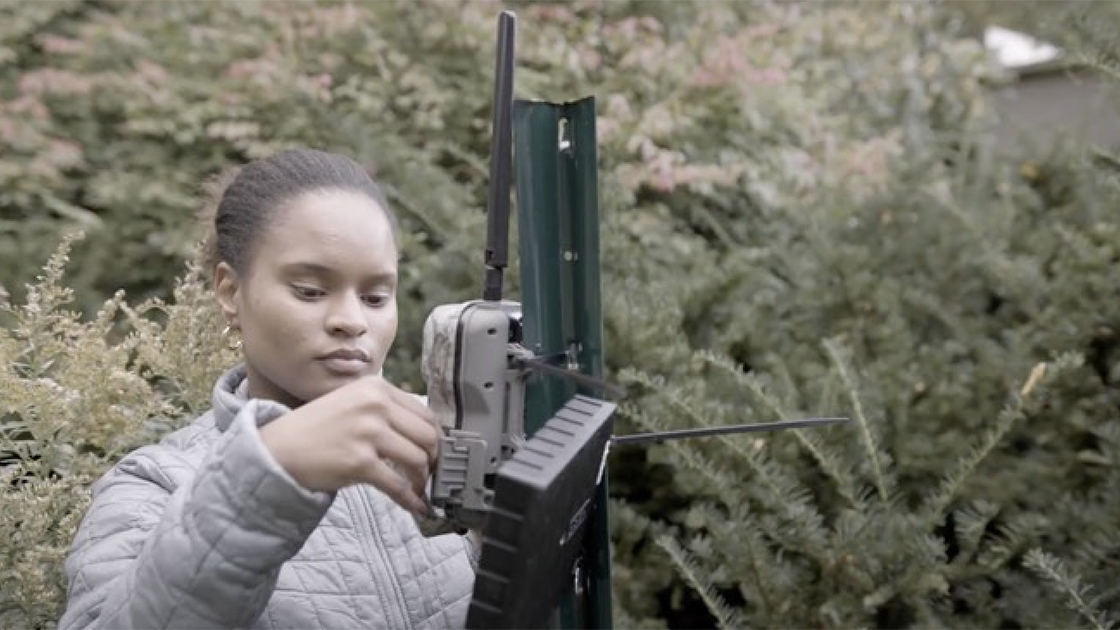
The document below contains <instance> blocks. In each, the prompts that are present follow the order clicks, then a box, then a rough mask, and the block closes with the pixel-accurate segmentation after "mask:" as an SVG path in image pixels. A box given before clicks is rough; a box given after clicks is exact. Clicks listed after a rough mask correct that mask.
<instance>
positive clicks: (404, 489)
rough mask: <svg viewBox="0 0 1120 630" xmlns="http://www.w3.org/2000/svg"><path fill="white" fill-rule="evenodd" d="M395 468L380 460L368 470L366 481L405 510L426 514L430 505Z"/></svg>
mask: <svg viewBox="0 0 1120 630" xmlns="http://www.w3.org/2000/svg"><path fill="white" fill-rule="evenodd" d="M394 468H395V467H394V466H390V465H389V463H388V462H387V461H381V460H378V461H377V462H375V463H374V464H373V465H372V466H370V467H369V469H368V470H367V474H366V478H365V481H366V482H367V483H369V484H370V485H372V486H373V487H375V488H377V489H378V490H380V491H381V492H383V493H385V495H386V496H388V497H389V498H390V499H392V500H393V501H394V502H395V503H396V504H397V505H399V506H401V507H403V508H404V509H406V510H408V511H410V512H413V513H416V514H426V513H427V511H428V504H427V502H426V501H424V499H423V498H421V497H422V493H420V492H417V491H416V489H415V488H414V487H413V484H412V483H410V481H409V480H408V478H406V477H405V476H404V475H401V474H400V473H399V472H398V471H397V470H394Z"/></svg>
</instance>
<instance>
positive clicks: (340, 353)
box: [319, 348, 370, 376]
mask: <svg viewBox="0 0 1120 630" xmlns="http://www.w3.org/2000/svg"><path fill="white" fill-rule="evenodd" d="M319 360H320V361H321V362H322V364H323V367H325V368H326V369H327V371H328V372H331V373H333V374H337V375H340V376H357V375H360V374H362V373H363V372H365V371H367V370H369V363H370V358H369V353H367V352H366V351H365V350H362V349H360V348H346V349H342V350H335V351H334V352H332V353H330V354H326V355H323V356H322V357H320V358H319Z"/></svg>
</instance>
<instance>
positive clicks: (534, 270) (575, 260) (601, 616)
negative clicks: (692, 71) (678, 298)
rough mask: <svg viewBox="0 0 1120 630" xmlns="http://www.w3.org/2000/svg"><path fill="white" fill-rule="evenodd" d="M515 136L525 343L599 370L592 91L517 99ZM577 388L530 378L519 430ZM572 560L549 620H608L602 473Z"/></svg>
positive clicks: (592, 372) (573, 624)
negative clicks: (572, 572) (572, 96)
mask: <svg viewBox="0 0 1120 630" xmlns="http://www.w3.org/2000/svg"><path fill="white" fill-rule="evenodd" d="M513 138H514V170H515V173H516V180H515V181H516V199H517V219H518V234H519V242H520V247H519V260H520V264H521V307H522V318H523V323H524V343H525V346H526V347H527V348H529V349H530V350H532V351H533V352H534V353H536V354H537V355H538V356H541V355H544V356H553V355H557V354H561V353H566V354H567V358H568V360H570V361H571V363H572V365H571V367H578V369H579V370H580V371H581V372H583V373H584V374H587V375H589V376H594V377H599V378H601V377H602V373H603V315H602V302H601V296H600V286H599V202H598V175H597V172H598V171H597V168H598V164H597V151H596V137H595V100H594V99H593V98H585V99H582V100H579V101H575V102H572V103H564V104H556V103H546V102H538V101H520V100H519V101H516V102H515V103H514V106H513ZM577 392H579V388H578V387H577V386H575V385H573V384H572V383H569V382H567V381H564V380H562V379H558V378H542V379H540V380H537V381H535V382H530V384H529V386H528V388H527V391H526V405H525V430H526V432H527V433H528V434H529V435H532V434H533V433H534V432H535V431H536V430H537V429H538V428H540V427H541V425H543V424H544V423H545V421H547V420H548V419H549V418H550V417H552V415H553V413H554V412H555V411H557V410H558V409H559V408H560V407H562V406H563V405H564V403H566V402H567V401H568V399H570V398H571V397H572V396H573V395H574V394H576V393H577ZM581 393H587V394H589V395H592V396H594V395H595V393H594V392H581ZM577 569H578V570H577V572H576V576H575V577H574V578H573V581H572V588H571V590H570V592H569V593H568V594H567V595H566V596H565V597H564V599H563V600H562V602H561V605H560V608H559V610H558V611H557V614H556V615H554V625H556V626H557V627H560V628H611V627H612V622H611V584H610V579H611V576H610V540H609V532H608V527H607V480H606V478H605V476H604V479H603V482H602V484H601V485H600V486H599V488H598V489H597V491H596V496H595V500H594V510H593V513H592V516H591V522H590V524H589V527H588V534H587V539H586V540H585V542H584V553H583V556H582V558H581V561H580V563H579V564H578V565H577Z"/></svg>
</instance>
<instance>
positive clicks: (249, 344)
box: [59, 150, 477, 628]
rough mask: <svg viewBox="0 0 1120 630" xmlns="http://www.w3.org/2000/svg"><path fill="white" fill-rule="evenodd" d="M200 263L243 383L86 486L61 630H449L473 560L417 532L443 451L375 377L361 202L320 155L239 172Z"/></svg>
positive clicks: (373, 308)
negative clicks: (239, 356)
mask: <svg viewBox="0 0 1120 630" xmlns="http://www.w3.org/2000/svg"><path fill="white" fill-rule="evenodd" d="M209 249H210V252H211V261H210V262H211V269H212V270H213V286H214V294H215V297H216V299H217V302H218V304H219V306H220V307H221V311H222V314H223V316H224V317H225V320H226V322H227V323H228V330H229V331H230V333H231V334H233V335H236V336H238V337H239V340H238V343H239V344H240V346H241V349H242V352H243V354H244V364H243V365H241V366H238V367H235V368H233V369H231V370H230V371H228V372H226V373H225V374H224V375H223V376H222V377H221V378H220V379H219V380H218V382H217V384H216V385H215V387H214V392H213V408H212V409H211V410H210V411H208V412H207V413H206V414H204V415H203V416H201V417H200V418H198V419H197V420H195V421H194V422H192V423H191V424H190V425H189V426H187V427H185V428H183V429H181V430H179V431H177V432H175V433H173V434H171V435H169V436H168V437H167V438H165V439H164V440H162V441H161V442H160V443H159V444H156V445H151V446H146V447H144V448H141V449H139V450H137V451H135V452H133V453H131V454H130V455H128V456H127V457H125V458H124V459H123V460H121V461H120V462H119V463H118V464H117V465H116V466H115V467H114V468H113V469H112V470H110V471H109V472H108V473H107V474H106V475H105V476H104V477H103V478H102V479H101V480H99V481H98V482H97V484H96V485H95V486H94V488H93V495H94V496H93V504H92V505H91V507H90V509H89V511H88V512H87V514H86V516H85V519H84V520H83V522H82V524H81V526H80V528H79V530H78V533H77V535H76V537H75V540H74V545H73V548H72V550H71V554H70V556H69V558H68V559H67V561H66V573H67V576H68V578H69V596H68V602H67V609H66V612H65V614H64V615H63V618H62V620H61V621H60V624H59V625H60V627H61V628H163V627H190V628H203V627H223V628H225V627H229V628H232V627H255V628H281V627H291V628H316V627H319V628H345V627H366V628H385V627H392V628H408V627H438V628H446V627H454V626H459V627H461V626H462V625H463V624H464V622H465V619H466V611H467V607H468V605H469V603H470V596H471V590H472V586H473V582H474V569H475V568H476V562H477V558H476V552H475V545H474V541H473V540H472V539H471V537H470V536H459V535H455V534H451V535H445V536H437V537H433V538H425V537H424V536H423V535H422V534H421V533H420V531H419V530H418V528H417V525H416V522H415V519H414V518H413V514H424V513H426V507H425V502H424V500H423V494H424V487H425V484H426V482H427V479H428V474H429V470H430V468H431V466H432V465H433V463H434V461H435V454H436V445H437V442H438V439H439V435H440V432H439V429H438V428H437V427H436V425H435V423H434V422H433V420H432V418H431V416H430V414H429V412H428V410H427V408H426V407H425V406H424V405H423V404H422V403H421V402H420V401H419V400H418V399H417V398H416V397H414V396H413V395H411V394H408V393H406V392H404V391H402V390H400V389H398V388H397V387H395V386H394V385H392V384H391V383H389V382H388V381H386V380H385V379H383V378H382V377H381V367H382V365H383V363H384V361H385V357H386V354H387V353H388V351H389V347H390V346H391V345H392V342H393V338H394V337H395V335H396V331H397V305H396V288H397V258H398V255H397V254H398V252H397V244H396V234H395V221H394V220H393V218H392V216H391V215H390V213H389V210H388V208H387V207H386V204H385V202H384V197H383V196H382V195H381V193H380V191H379V190H378V188H377V186H376V184H374V182H373V181H372V180H371V179H370V177H369V176H368V174H367V173H366V172H365V171H364V170H363V169H362V168H361V167H360V166H359V165H358V164H357V163H356V162H354V161H352V160H350V159H348V158H345V157H342V156H338V155H333V154H329V153H324V152H320V151H313V150H293V151H285V152H283V153H280V154H278V155H275V156H273V157H270V158H268V159H264V160H260V161H257V162H254V163H251V164H249V165H247V166H246V167H245V168H243V169H241V170H240V172H239V173H238V174H237V176H236V177H235V178H234V179H233V180H232V181H231V182H230V183H229V185H228V186H227V187H226V188H225V190H224V191H223V192H222V194H221V197H220V200H219V202H218V204H217V210H216V212H215V216H214V219H213V231H212V234H211V236H210V248H209Z"/></svg>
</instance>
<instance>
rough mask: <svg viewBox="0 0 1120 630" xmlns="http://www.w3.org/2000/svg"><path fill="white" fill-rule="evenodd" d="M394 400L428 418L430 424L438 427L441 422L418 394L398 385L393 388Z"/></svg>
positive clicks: (425, 418) (416, 413)
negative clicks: (437, 420)
mask: <svg viewBox="0 0 1120 630" xmlns="http://www.w3.org/2000/svg"><path fill="white" fill-rule="evenodd" d="M392 395H393V400H394V401H395V402H396V403H397V404H399V405H400V406H402V407H404V408H406V409H408V410H409V411H411V412H412V413H414V414H415V415H417V416H420V417H421V418H423V419H424V420H426V421H427V422H428V423H429V424H431V425H433V426H436V427H438V426H439V423H438V422H436V417H435V415H434V414H433V413H432V410H431V409H428V406H427V405H425V404H424V403H423V402H422V401H421V400H420V397H418V396H417V395H416V394H410V393H409V392H406V391H404V390H403V389H400V388H398V387H395V386H394V387H393V388H392Z"/></svg>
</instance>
